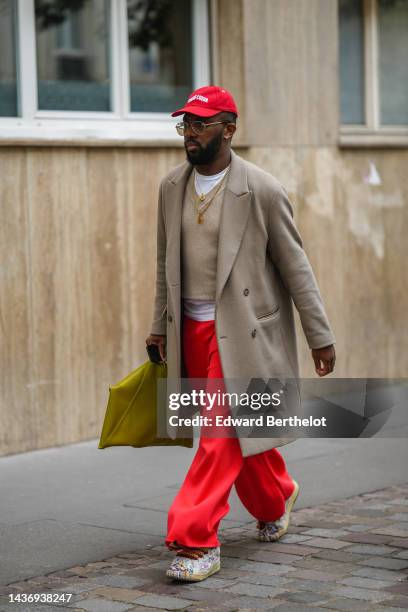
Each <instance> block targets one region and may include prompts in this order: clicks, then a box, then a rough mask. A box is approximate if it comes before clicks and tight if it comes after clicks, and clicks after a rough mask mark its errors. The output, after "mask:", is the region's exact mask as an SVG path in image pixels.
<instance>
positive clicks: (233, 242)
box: [166, 150, 252, 302]
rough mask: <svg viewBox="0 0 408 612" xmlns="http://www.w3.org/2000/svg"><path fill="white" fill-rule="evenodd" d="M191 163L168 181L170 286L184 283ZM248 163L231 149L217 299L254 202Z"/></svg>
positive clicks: (182, 167)
mask: <svg viewBox="0 0 408 612" xmlns="http://www.w3.org/2000/svg"><path fill="white" fill-rule="evenodd" d="M192 169H193V167H192V165H191V164H190V163H189V162H188V161H186V162H185V163H184V164H182V165H181V166H180V168H179V171H178V172H177V173H176V174H175V175H174V176H173V177H172V178H171V179H169V182H168V202H169V206H168V208H167V213H166V214H167V227H168V236H167V256H166V261H167V278H168V281H169V283H170V285H180V284H181V266H180V243H181V215H182V208H183V201H184V191H185V188H186V184H187V181H188V178H189V176H190V173H191V171H192ZM251 194H252V192H251V191H249V190H248V181H247V171H246V166H245V162H244V160H243V159H242V158H240V157H239V156H238V155H237V154H236V153H234V151H232V150H231V168H230V172H229V177H228V182H227V185H226V188H225V193H224V201H223V205H222V212H221V219H220V230H219V237H218V257H217V281H216V298H215V299H216V302H218V300H219V299H220V297H221V293H222V291H223V288H224V286H225V283H226V282H227V279H228V276H229V274H230V272H231V269H232V266H233V264H234V261H235V257H236V255H237V253H238V250H239V246H240V244H241V240H242V237H243V234H244V231H245V227H246V224H247V222H248V216H249V211H250V205H251Z"/></svg>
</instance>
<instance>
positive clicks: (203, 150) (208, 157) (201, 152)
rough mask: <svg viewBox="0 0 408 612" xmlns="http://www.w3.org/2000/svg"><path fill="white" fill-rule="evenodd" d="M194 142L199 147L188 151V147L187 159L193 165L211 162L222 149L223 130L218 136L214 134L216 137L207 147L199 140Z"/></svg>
mask: <svg viewBox="0 0 408 612" xmlns="http://www.w3.org/2000/svg"><path fill="white" fill-rule="evenodd" d="M194 142H195V144H196V145H197V147H198V148H197V149H196V151H188V150H187V149H186V155H187V159H188V161H189V162H190V164H192V165H193V166H201V165H205V164H209V163H211V162H212V161H214V159H215V157H216V155H217V153H218V152H219V150H220V149H221V143H222V132H220V133H219V134H218V135H217V136H214V138H213V139H212V140H210V142H209V143H208V144H207V146H206V147H203V146H201V145H200V144H199V143H198V142H197V141H194ZM184 147H185V144H184Z"/></svg>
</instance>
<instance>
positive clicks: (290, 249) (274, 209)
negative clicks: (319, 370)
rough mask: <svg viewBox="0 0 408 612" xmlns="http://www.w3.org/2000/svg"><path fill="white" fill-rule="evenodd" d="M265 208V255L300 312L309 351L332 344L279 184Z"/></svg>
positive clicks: (320, 303)
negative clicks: (266, 250) (266, 236)
mask: <svg viewBox="0 0 408 612" xmlns="http://www.w3.org/2000/svg"><path fill="white" fill-rule="evenodd" d="M268 208H269V210H268V234H269V240H268V253H269V256H270V257H271V259H272V261H273V263H274V264H275V265H276V267H277V268H278V270H279V273H280V276H281V278H282V281H283V283H284V285H285V287H286V288H287V290H288V292H289V294H290V295H291V297H292V299H293V301H294V303H295V306H296V309H297V310H298V312H299V316H300V321H301V324H302V328H303V332H304V334H305V337H306V340H307V343H308V345H309V348H311V349H312V348H322V347H324V346H328V345H330V344H333V343H334V342H335V341H336V339H335V337H334V334H333V331H332V329H331V327H330V324H329V321H328V318H327V314H326V311H325V308H324V304H323V300H322V297H321V295H320V291H319V287H318V285H317V281H316V278H315V275H314V273H313V270H312V267H311V265H310V262H309V259H308V257H307V255H306V253H305V251H304V249H303V243H302V239H301V236H300V234H299V232H298V230H297V228H296V225H295V222H294V219H293V206H292V204H291V202H290V200H289V197H288V195H287V193H286V190H285V189H284V188H283V187H282V185H280V186H279V187H278V189H277V190H276V192H275V195H274V197H273V200H272V202H270V204H269V207H268Z"/></svg>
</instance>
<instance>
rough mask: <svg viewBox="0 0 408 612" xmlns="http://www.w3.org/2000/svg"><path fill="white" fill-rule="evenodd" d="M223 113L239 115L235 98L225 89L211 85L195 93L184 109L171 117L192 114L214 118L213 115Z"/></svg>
mask: <svg viewBox="0 0 408 612" xmlns="http://www.w3.org/2000/svg"><path fill="white" fill-rule="evenodd" d="M223 111H227V112H229V113H235V114H236V115H238V110H237V107H236V104H235V102H234V98H233V97H232V95H231V94H230V92H229V91H227V90H226V89H224V88H223V87H216V86H215V85H209V86H207V87H200V88H199V89H196V90H195V91H193V92H192V93H191V94H190V96H189V98H188V100H187V102H186V103H185V105H184V106H183V108H180V109H179V110H176V111H174V113H171V116H172V117H177V115H182V114H183V113H192V114H193V115H198V116H199V117H212V115H217V113H221V112H223Z"/></svg>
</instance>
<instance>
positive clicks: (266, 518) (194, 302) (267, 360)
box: [146, 86, 335, 581]
mask: <svg viewBox="0 0 408 612" xmlns="http://www.w3.org/2000/svg"><path fill="white" fill-rule="evenodd" d="M172 115H173V116H178V115H183V121H182V122H181V123H178V124H177V126H176V128H177V131H178V133H179V134H180V135H181V136H183V137H184V146H185V151H186V156H187V161H186V162H184V163H183V164H181V165H180V166H178V167H176V168H175V169H173V170H172V171H171V172H170V173H169V174H168V175H167V176H166V177H165V178H164V179H163V180H162V181H161V184H160V194H159V208H158V226H157V276H156V297H155V308H154V317H153V324H152V327H151V333H150V335H149V337H148V338H147V339H146V344H157V345H158V347H159V350H160V354H161V356H162V359H163V360H166V359H167V364H168V377H169V379H170V378H172V379H177V378H180V377H182V376H187V377H188V378H201V379H206V380H208V381H211V380H212V379H224V378H225V379H226V380H227V379H229V378H230V379H233V378H241V377H246V378H249V379H252V378H257V379H265V380H269V379H270V378H271V377H274V378H276V377H280V376H283V377H292V378H296V377H298V376H299V366H298V356H297V350H296V337H295V324H294V316H293V306H292V303H293V302H294V304H295V306H296V309H297V310H298V312H299V316H300V319H301V324H302V328H303V331H304V333H305V336H306V339H307V342H308V345H309V347H310V349H311V352H312V358H313V360H314V364H315V370H316V373H317V374H318V375H319V376H325V375H327V374H329V373H330V372H332V371H333V368H334V363H335V350H334V346H333V343H334V342H335V339H334V335H333V333H332V330H331V328H330V325H329V322H328V319H327V316H326V313H325V309H324V305H323V302H322V299H321V296H320V292H319V289H318V286H317V282H316V279H315V277H314V274H313V271H312V269H311V266H310V263H309V261H308V259H307V256H306V254H305V252H304V250H303V246H302V240H301V237H300V235H299V233H298V231H297V229H296V226H295V224H294V221H293V209H292V205H291V203H290V201H289V199H288V197H287V194H286V191H285V189H284V188H283V187H282V185H281V184H280V183H279V182H278V181H277V180H276V179H275V178H274V177H273V176H272V175H270V174H268V173H266V172H264V171H263V170H261V169H260V168H258V167H257V166H255V165H254V164H252V163H250V162H247V161H245V160H243V159H242V158H241V157H239V156H238V155H237V154H236V153H235V152H234V151H233V150H232V149H231V140H232V137H233V135H234V133H235V130H236V118H237V116H238V110H237V107H236V105H235V102H234V100H233V97H232V95H231V94H230V92H228V91H227V90H225V89H223V88H221V87H215V86H209V87H202V88H200V89H198V90H196V91H195V92H193V93H192V94H191V96H190V97H189V99H188V100H187V102H186V104H185V105H184V106H183V108H181V109H179V110H177V111H175V112H174V113H173V114H172ZM288 441H290V440H288V439H285V438H280V439H277V438H267V439H264V438H262V439H259V438H251V439H249V438H246V439H245V438H237V437H225V438H220V437H218V438H217V437H206V436H204V435H201V437H200V442H199V446H198V449H197V452H196V454H195V457H194V459H193V462H192V464H191V466H190V468H189V470H188V473H187V475H186V478H185V480H184V482H183V484H182V486H181V488H180V490H179V492H178V494H177V495H176V497H175V499H174V501H173V503H172V505H171V508H170V510H169V515H168V532H167V537H166V544H167V546H168V547H169V548H170V549H171V550H175V551H176V556H175V558H174V560H173V562H172V564H171V566H170V568H169V570H168V571H167V575H168V576H170V577H172V578H176V579H179V580H185V581H198V580H203V579H205V578H207V577H208V576H210V575H211V574H213V573H215V572H217V571H218V570H219V569H220V542H219V540H218V536H217V531H218V526H219V523H220V521H221V519H222V518H223V517H224V516H225V515H226V514H227V512H228V510H229V505H228V496H229V493H230V491H231V488H232V485H233V484H234V485H235V487H236V490H237V493H238V496H239V498H240V500H241V501H242V503H243V504H244V506H245V507H246V508H247V510H248V511H249V512H250V513H251V514H252V515H253V516H254V517H255V518H256V519H257V528H258V539H259V540H260V541H276V540H278V539H279V538H280V537H282V535H284V533H286V531H287V529H288V526H289V515H290V512H291V510H292V507H293V504H294V502H295V500H296V498H297V495H298V492H299V485H298V484H297V483H296V482H295V481H294V479H293V478H291V476H290V475H289V474H288V472H287V470H286V465H285V462H284V459H283V457H282V455H281V454H280V453H279V451H278V450H277V448H276V447H277V446H281V445H283V444H285V443H287V442H288Z"/></svg>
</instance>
